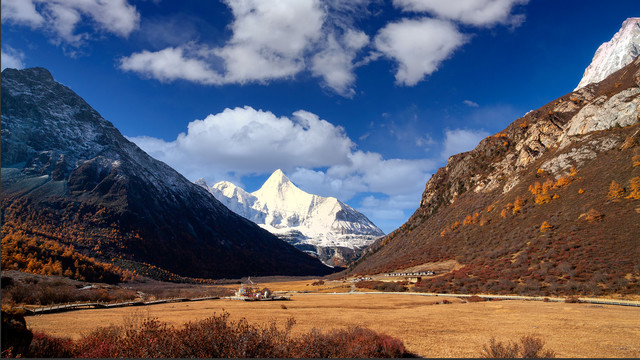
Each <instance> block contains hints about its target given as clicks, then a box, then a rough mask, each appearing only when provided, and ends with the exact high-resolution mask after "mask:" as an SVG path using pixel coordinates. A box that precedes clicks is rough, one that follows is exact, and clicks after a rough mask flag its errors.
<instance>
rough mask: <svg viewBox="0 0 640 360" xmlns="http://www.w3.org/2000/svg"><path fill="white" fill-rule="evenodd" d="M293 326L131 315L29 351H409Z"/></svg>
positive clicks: (393, 343) (43, 338)
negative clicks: (177, 321)
mask: <svg viewBox="0 0 640 360" xmlns="http://www.w3.org/2000/svg"><path fill="white" fill-rule="evenodd" d="M294 325H295V320H293V318H291V319H289V321H287V323H286V324H285V326H284V327H283V328H280V327H278V326H276V323H275V322H274V321H272V322H271V323H269V324H267V325H262V326H261V325H254V324H250V323H249V322H248V321H247V320H246V319H241V320H239V321H231V320H229V314H228V313H223V314H221V315H215V314H214V315H213V316H211V317H209V318H206V319H204V320H201V321H197V322H189V323H186V324H185V325H184V327H182V328H179V329H177V328H175V327H173V326H169V325H168V324H167V323H163V322H160V321H159V320H157V319H154V318H145V319H141V318H139V317H133V318H130V319H128V320H127V321H125V324H124V325H123V326H118V327H116V326H111V327H107V328H101V329H98V330H95V331H93V332H91V333H90V334H88V335H86V336H84V337H82V338H81V339H80V340H78V341H76V342H73V341H71V340H68V339H56V338H53V337H49V336H47V335H44V334H39V335H38V336H39V337H38V339H39V340H38V341H37V342H34V343H33V346H32V349H31V351H32V354H33V355H34V356H37V357H81V358H114V357H125V358H139V357H145V358H158V357H163V358H193V357H195V358H229V357H232V358H250V357H263V358H265V357H280V358H289V357H303V358H311V357H340V358H364V357H376V358H382V357H402V356H404V355H405V354H406V352H405V348H404V345H403V343H402V341H401V340H398V339H395V338H392V337H390V336H388V335H384V334H379V333H376V332H374V331H372V330H369V329H365V328H360V327H353V328H349V329H341V330H333V331H330V332H328V333H322V332H320V331H318V330H316V329H313V330H312V331H310V332H308V333H305V334H302V335H300V336H298V337H295V338H294V337H291V335H290V334H291V330H292V328H293V326H294ZM34 340H35V339H34Z"/></svg>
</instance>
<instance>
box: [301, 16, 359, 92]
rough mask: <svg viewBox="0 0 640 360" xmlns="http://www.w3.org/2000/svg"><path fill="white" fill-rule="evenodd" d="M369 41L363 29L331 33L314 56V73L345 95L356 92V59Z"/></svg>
mask: <svg viewBox="0 0 640 360" xmlns="http://www.w3.org/2000/svg"><path fill="white" fill-rule="evenodd" d="M368 43H369V36H367V34H365V33H364V32H362V31H356V30H352V29H349V30H347V32H346V33H345V34H344V35H343V36H341V37H339V38H338V37H337V36H336V35H335V34H329V35H328V37H327V40H326V45H325V46H324V47H323V49H322V50H320V51H319V52H318V53H316V54H315V55H314V56H313V58H312V66H311V71H312V73H313V75H315V76H319V77H322V79H323V81H324V85H325V86H328V87H329V88H332V89H334V90H335V91H336V92H337V93H338V94H340V95H343V96H347V97H349V96H352V95H353V94H354V93H355V90H354V89H353V87H352V85H353V83H354V82H355V74H354V73H353V69H354V67H355V65H354V59H355V58H356V55H357V53H358V51H359V50H360V49H362V48H363V47H364V46H366V45H367V44H368Z"/></svg>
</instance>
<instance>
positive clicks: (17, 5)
mask: <svg viewBox="0 0 640 360" xmlns="http://www.w3.org/2000/svg"><path fill="white" fill-rule="evenodd" d="M1 6H2V23H4V22H5V21H7V22H13V23H15V24H20V25H27V26H31V27H33V28H37V27H39V26H40V25H42V24H43V23H44V21H45V20H44V18H43V17H42V15H40V14H39V13H38V11H37V10H36V6H35V4H34V3H33V2H32V1H29V0H3V1H2V3H1Z"/></svg>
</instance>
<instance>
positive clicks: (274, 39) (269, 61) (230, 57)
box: [217, 0, 325, 83]
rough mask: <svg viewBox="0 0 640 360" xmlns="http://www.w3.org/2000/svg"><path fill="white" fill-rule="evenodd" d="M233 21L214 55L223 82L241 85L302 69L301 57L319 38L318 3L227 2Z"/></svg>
mask: <svg viewBox="0 0 640 360" xmlns="http://www.w3.org/2000/svg"><path fill="white" fill-rule="evenodd" d="M226 4H227V5H228V6H229V7H230V8H231V11H232V13H233V15H234V17H235V20H234V21H233V23H232V24H231V29H232V30H233V36H232V37H231V40H229V42H228V43H227V44H226V45H225V46H224V47H223V48H221V49H219V50H218V51H217V55H218V56H220V57H221V58H223V59H224V60H225V64H226V71H227V74H226V78H227V79H228V81H230V82H239V83H244V82H247V81H256V80H258V81H262V80H267V79H272V78H281V77H288V76H292V75H294V74H296V73H297V72H299V71H300V70H302V69H303V68H304V59H303V54H304V51H305V49H306V48H308V46H309V45H310V43H311V42H313V41H314V40H316V39H318V38H319V37H320V35H321V34H320V30H321V28H322V24H323V22H324V15H325V13H324V11H323V10H322V8H321V7H320V2H319V1H318V0H312V1H299V0H279V1H275V2H271V1H269V2H266V1H259V0H247V1H227V2H226Z"/></svg>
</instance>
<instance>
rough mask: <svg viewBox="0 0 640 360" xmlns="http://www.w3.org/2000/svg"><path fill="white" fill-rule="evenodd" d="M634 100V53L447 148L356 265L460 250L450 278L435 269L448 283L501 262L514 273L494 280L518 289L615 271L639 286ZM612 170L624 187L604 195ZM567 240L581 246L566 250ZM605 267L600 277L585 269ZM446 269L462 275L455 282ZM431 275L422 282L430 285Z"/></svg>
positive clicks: (639, 96) (480, 278) (402, 262)
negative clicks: (470, 145) (597, 78)
mask: <svg viewBox="0 0 640 360" xmlns="http://www.w3.org/2000/svg"><path fill="white" fill-rule="evenodd" d="M639 112H640V59H636V60H635V61H634V62H633V63H631V64H629V65H627V66H626V67H624V68H623V69H621V70H619V71H617V72H615V73H614V74H612V75H611V76H609V77H608V78H607V79H606V80H604V81H602V82H600V83H595V84H590V85H587V86H585V87H583V88H581V89H580V90H578V91H575V92H572V93H570V94H567V95H565V96H562V97H560V98H558V99H557V100H555V101H553V102H551V103H549V104H547V105H545V106H543V107H542V108H540V109H538V110H535V111H531V112H529V113H528V114H526V115H525V116H523V117H522V118H520V119H517V120H516V121H514V122H513V123H512V124H511V125H509V126H508V127H507V128H506V129H504V130H503V131H501V132H499V133H498V134H495V135H493V136H490V137H488V138H486V139H484V140H482V141H481V142H480V144H479V145H478V146H477V147H476V148H475V149H474V150H472V151H470V152H467V153H462V154H458V155H454V156H452V157H451V158H450V159H449V160H448V162H447V165H446V166H445V167H443V168H440V169H439V170H438V171H437V172H436V174H434V175H433V177H432V178H431V179H430V180H429V181H428V183H427V185H426V188H425V191H424V193H423V195H422V199H421V203H420V207H419V208H418V210H417V211H416V212H415V213H414V214H413V215H412V216H411V218H410V219H409V220H408V221H407V223H406V224H404V225H403V226H402V227H401V228H400V229H398V230H396V231H394V232H393V233H391V234H390V235H388V236H386V237H385V238H382V239H381V240H379V241H378V242H377V243H376V244H374V245H373V246H372V247H371V249H370V253H369V254H368V255H367V256H366V258H365V259H364V260H363V261H361V262H359V263H358V264H356V265H355V266H354V267H353V269H352V271H353V272H355V273H377V272H383V271H392V270H396V269H401V268H408V267H411V266H416V265H420V264H424V263H428V262H434V261H443V260H451V259H455V260H457V261H458V262H459V263H460V265H461V266H463V268H462V269H460V270H459V271H454V272H453V273H450V274H449V275H447V276H451V279H449V280H451V281H449V280H447V279H448V278H447V276H445V277H440V280H438V281H439V283H438V284H439V285H438V286H441V287H443V288H447V289H448V290H451V291H458V290H460V289H462V288H465V289H464V290H466V291H468V290H469V288H470V287H471V288H473V289H474V290H476V291H481V290H487V288H486V287H487V286H490V285H487V284H493V283H494V282H496V284H497V282H498V281H500V279H501V278H502V275H500V271H504V272H506V273H508V274H510V275H509V277H510V278H509V279H508V280H505V282H506V281H509V283H508V284H507V285H505V284H502V285H501V286H497V285H496V286H495V287H499V288H500V289H497V290H500V291H513V289H515V287H516V286H520V287H521V288H520V290H521V291H523V290H522V289H523V288H524V286H525V285H524V284H525V283H527V282H530V283H531V284H530V285H531V286H533V285H532V284H534V283H535V286H534V287H535V288H537V289H538V290H540V289H546V290H547V291H550V289H551V288H553V291H556V290H557V289H558V287H559V286H560V287H561V289H564V290H567V289H565V288H562V286H567V285H566V284H567V282H571V283H570V284H571V285H570V287H571V289H573V290H575V289H574V288H576V285H575V284H574V282H576V283H581V284H586V283H588V284H590V286H591V290H593V292H598V291H609V290H611V291H617V286H618V285H615V284H613V283H614V282H615V281H617V280H618V279H619V277H620V276H621V277H623V278H624V279H623V280H621V281H620V283H621V284H622V283H625V282H626V284H625V285H624V286H622V288H623V289H625V291H635V290H631V289H637V279H638V276H639V275H640V269H639V264H638V262H639V260H638V259H640V238H639V237H638V234H640V215H639V213H638V212H639V211H640V207H639V206H640V204H638V200H637V199H638V198H639V197H640V196H639V194H638V193H637V192H634V191H635V190H634V189H636V188H637V187H638V186H640V178H638V175H640V166H637V165H634V164H636V163H635V161H636V160H634V159H637V158H638V157H639V156H638V155H640V148H639V147H638V143H639V140H638V139H639V131H638V129H639V125H638V117H639ZM634 156H635V157H634ZM612 182H614V183H616V184H621V186H622V187H623V188H624V191H623V194H624V196H620V197H611V196H609V190H610V187H611V186H613V185H611V184H612ZM591 210H593V211H591ZM590 211H591V213H590V214H591V216H589V215H588V214H589V212H590ZM595 214H600V215H601V216H600V215H598V216H596V215H595ZM593 216H595V218H596V219H592V220H593V221H587V220H584V219H586V218H589V219H591V218H592V217H593ZM545 222H546V225H544V226H542V225H543V224H544V223H545ZM547 225H549V226H550V227H548V228H547ZM541 226H542V227H543V228H545V229H543V230H544V231H541ZM605 234H606V235H605ZM564 247H566V248H567V249H574V248H579V249H581V250H580V251H576V252H571V253H570V256H564V255H566V254H564V253H563V251H564V250H562V249H563V248H564ZM559 249H560V250H559ZM558 251H560V253H558ZM567 251H568V250H567ZM522 254H525V255H522ZM561 255H562V256H561ZM520 256H523V257H525V258H526V259H524V260H522V261H518V259H520V258H519V257H520ZM603 259H605V260H603ZM613 259H615V260H613ZM544 263H547V265H542V264H544ZM561 263H563V264H564V265H562V269H557V265H558V264H561ZM514 264H515V265H514ZM549 264H552V265H551V267H550V268H549V266H550V265H549ZM585 264H590V265H588V266H587V265H585ZM600 267H602V269H601V268H600ZM608 267H609V268H608ZM567 268H568V270H567ZM607 268H608V269H607ZM603 271H604V272H606V274H607V275H606V276H604V278H606V279H604V280H603V279H600V278H598V279H591V275H589V274H594V273H598V274H599V275H598V277H600V276H601V275H602V274H603ZM571 272H573V277H572V276H570V275H569V276H568V275H567V273H569V274H571ZM533 273H535V276H534V274H533ZM576 273H579V276H577V275H576ZM612 273H616V274H617V275H615V276H614V275H611V274H612ZM487 274H491V275H487ZM453 276H457V277H458V278H459V279H465V280H464V281H462V280H461V281H459V282H457V283H456V282H455V281H453ZM547 276H549V278H548V279H546V277H547ZM567 276H568V277H567ZM607 276H608V277H607ZM616 276H617V277H616ZM547 280H548V281H547ZM434 281H435V280H433V281H426V282H425V283H424V285H425V286H426V287H427V288H430V289H432V290H433V289H435V288H436V287H437V286H435V285H433V284H435V282H434ZM607 282H608V285H607ZM462 283H464V284H463V285H465V286H466V287H465V286H463V285H462ZM443 284H446V285H443ZM491 286H493V285H491ZM581 286H582V285H581ZM585 286H586V285H585ZM505 289H507V290H505ZM580 289H581V290H584V289H583V288H580ZM494 290H496V289H494ZM538 290H537V291H538ZM573 290H571V291H573ZM591 290H590V291H591ZM540 291H541V290H540ZM567 291H569V290H567Z"/></svg>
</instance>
